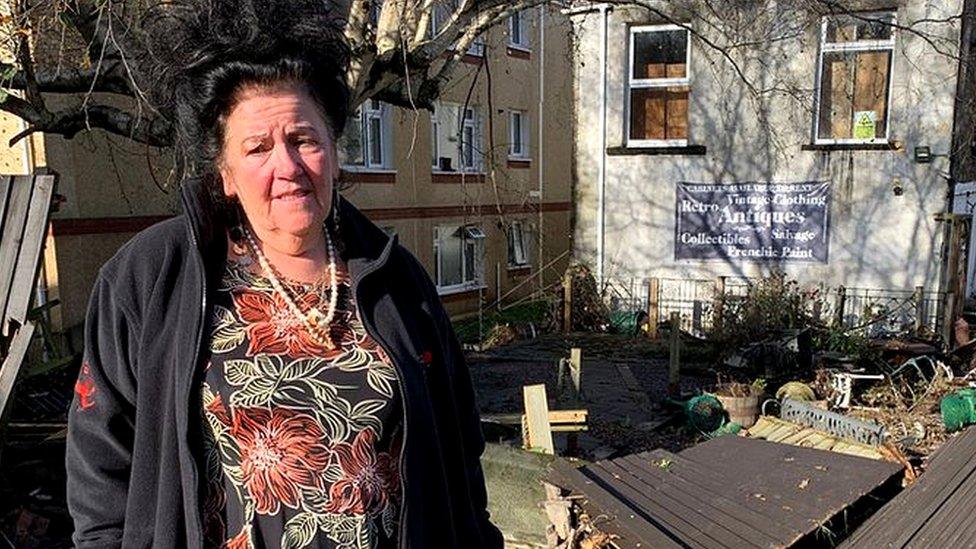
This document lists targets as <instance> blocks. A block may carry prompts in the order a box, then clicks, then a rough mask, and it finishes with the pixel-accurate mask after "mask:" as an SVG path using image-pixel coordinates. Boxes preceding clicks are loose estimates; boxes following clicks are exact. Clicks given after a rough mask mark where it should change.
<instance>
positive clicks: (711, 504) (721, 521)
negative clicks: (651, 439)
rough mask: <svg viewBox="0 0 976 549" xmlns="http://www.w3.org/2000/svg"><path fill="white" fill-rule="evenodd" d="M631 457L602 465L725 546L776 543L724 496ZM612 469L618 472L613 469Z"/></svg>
mask: <svg viewBox="0 0 976 549" xmlns="http://www.w3.org/2000/svg"><path fill="white" fill-rule="evenodd" d="M630 457H632V456H627V457H626V458H619V459H615V460H612V461H610V462H601V463H600V465H603V466H605V467H606V468H607V470H609V471H611V472H614V473H616V474H617V475H619V476H620V478H621V479H624V480H625V482H626V479H628V477H630V478H632V479H633V480H634V481H636V482H634V481H631V482H630V484H631V486H632V487H634V488H635V489H637V490H638V491H641V493H643V494H645V495H646V497H648V498H651V499H652V500H654V501H655V502H660V503H661V504H662V505H665V506H666V507H667V508H668V509H669V510H673V511H676V512H678V513H679V514H681V516H682V517H683V518H685V519H687V520H688V521H689V522H692V523H693V524H695V525H696V526H697V528H698V529H700V530H702V531H703V532H706V533H708V534H709V535H710V536H711V537H713V538H714V537H715V536H716V535H717V536H718V539H719V540H720V543H721V544H722V545H729V544H732V545H731V546H732V547H745V546H748V547H758V546H771V545H775V544H776V543H777V541H778V540H777V539H776V538H775V537H773V536H770V535H768V534H766V533H765V532H763V531H762V530H760V529H757V528H756V526H755V524H754V523H752V522H751V521H743V520H741V519H740V518H739V515H740V513H739V506H737V505H735V504H733V503H732V502H730V501H729V500H727V499H725V498H723V497H722V496H721V494H713V493H705V492H699V491H698V490H695V489H694V487H692V486H691V485H689V484H688V483H687V482H686V481H684V479H682V478H681V477H679V476H677V475H671V474H669V473H668V472H667V470H666V469H662V468H661V467H660V466H653V465H651V466H649V464H647V463H642V462H641V460H631V459H628V458H630ZM611 466H613V467H616V468H617V469H616V470H614V469H611ZM699 495H700V496H701V497H699Z"/></svg>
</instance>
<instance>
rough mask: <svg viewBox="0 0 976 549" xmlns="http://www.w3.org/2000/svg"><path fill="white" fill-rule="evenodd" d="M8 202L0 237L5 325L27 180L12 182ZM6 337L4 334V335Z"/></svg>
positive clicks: (0, 319)
mask: <svg viewBox="0 0 976 549" xmlns="http://www.w3.org/2000/svg"><path fill="white" fill-rule="evenodd" d="M11 187H12V188H11V191H10V202H9V204H8V206H7V215H6V222H5V223H4V226H3V235H2V236H0V323H2V324H6V318H7V302H8V300H9V299H10V291H11V284H12V283H13V278H14V271H15V269H16V267H17V257H18V256H19V255H20V245H21V242H22V241H23V237H24V227H25V224H26V223H27V212H28V209H29V207H30V197H31V191H32V190H33V189H32V187H31V185H30V180H29V179H24V178H21V177H17V178H15V179H14V180H13V183H12V185H11ZM4 335H6V334H4Z"/></svg>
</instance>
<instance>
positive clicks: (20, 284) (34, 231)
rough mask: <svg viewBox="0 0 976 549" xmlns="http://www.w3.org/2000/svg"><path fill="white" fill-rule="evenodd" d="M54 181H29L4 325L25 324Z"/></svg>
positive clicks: (44, 177) (44, 178)
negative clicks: (27, 199) (18, 251)
mask: <svg viewBox="0 0 976 549" xmlns="http://www.w3.org/2000/svg"><path fill="white" fill-rule="evenodd" d="M22 181H23V183H22V184H26V185H30V184H32V181H31V178H30V177H24V178H23V180H22ZM54 181H55V177H54V176H53V175H39V176H37V177H36V178H33V185H34V190H33V191H32V192H31V200H30V206H29V208H28V211H27V221H26V224H25V227H24V234H23V238H22V241H21V246H20V253H19V254H18V256H17V266H16V270H15V271H14V276H13V282H12V283H11V286H10V298H9V299H8V301H7V315H6V317H5V319H4V320H5V321H7V320H9V319H13V320H15V321H16V322H17V323H18V324H23V323H24V322H26V320H27V311H28V308H29V306H30V303H31V297H32V296H31V294H32V293H33V291H34V287H35V283H36V281H37V273H38V272H39V271H40V267H41V250H42V249H43V247H44V237H45V234H46V233H47V225H48V218H49V217H50V211H51V196H52V194H53V192H54ZM3 329H4V332H6V331H7V330H8V329H9V326H4V327H3Z"/></svg>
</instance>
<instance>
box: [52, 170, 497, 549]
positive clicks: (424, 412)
mask: <svg viewBox="0 0 976 549" xmlns="http://www.w3.org/2000/svg"><path fill="white" fill-rule="evenodd" d="M182 195H183V206H184V213H183V215H181V216H178V217H176V218H173V219H170V220H168V221H164V222H162V223H160V224H158V225H155V226H153V227H150V228H149V229H147V230H145V231H143V232H142V233H140V234H138V235H136V236H135V237H134V238H133V239H132V240H131V241H129V242H128V243H127V244H126V245H125V246H123V247H122V249H121V250H120V251H119V252H118V254H116V255H115V257H113V258H112V259H111V260H110V261H109V262H108V263H107V264H106V265H105V266H104V267H103V268H102V270H101V271H100V273H99V276H98V279H97V281H96V283H95V288H94V291H93V293H92V297H91V302H90V305H89V310H88V317H87V321H86V326H85V356H84V362H83V365H82V370H81V373H80V375H79V380H78V383H77V384H76V395H75V399H74V402H73V403H72V406H71V410H70V412H69V419H68V441H67V446H68V447H67V456H66V464H67V471H68V487H67V489H68V508H69V510H70V512H71V515H72V518H73V519H74V522H75V532H74V536H73V541H74V543H75V545H76V546H77V547H81V548H88V547H126V548H129V547H133V548H143V547H158V548H170V547H174V548H175V547H190V548H197V547H202V546H203V532H202V526H201V523H202V518H201V515H202V513H201V501H202V493H203V481H202V475H201V463H202V457H201V456H202V436H201V428H202V415H201V411H200V406H201V404H200V400H199V393H198V388H199V386H200V380H201V375H202V368H201V367H202V364H201V362H202V361H203V359H202V357H203V355H202V353H201V349H203V348H205V346H206V341H205V337H206V336H205V334H207V333H208V326H207V319H209V318H210V314H209V307H210V304H211V301H212V300H211V299H210V295H211V292H212V291H213V289H214V288H215V287H216V282H217V280H218V277H219V276H220V273H221V272H222V269H223V264H224V260H225V257H226V238H225V237H224V234H225V233H224V231H225V228H224V227H223V225H222V224H221V223H220V221H219V218H218V216H216V215H214V213H213V212H214V211H215V209H214V208H213V207H212V205H211V204H210V202H209V200H208V199H207V196H208V195H207V193H206V191H205V190H204V189H203V187H202V185H201V184H200V183H199V182H198V181H195V180H188V181H186V182H184V184H183V188H182ZM340 228H341V234H340V238H341V239H342V241H343V242H344V244H345V250H344V252H343V259H344V260H345V262H346V265H347V266H348V269H349V273H350V275H351V278H352V290H353V292H354V295H355V296H356V303H357V305H358V307H359V314H360V316H361V318H362V321H363V324H364V326H365V327H366V329H367V331H368V332H369V333H370V335H371V336H372V337H373V338H374V339H376V341H377V342H378V343H379V344H380V345H381V346H382V347H383V349H384V350H386V352H387V353H388V354H389V356H390V357H391V359H392V360H393V362H394V365H395V366H396V370H397V374H398V376H399V381H400V387H401V390H402V397H403V404H404V417H405V422H404V424H405V435H404V436H405V438H404V449H403V453H402V457H401V467H402V471H401V472H402V478H403V482H404V486H403V488H404V495H405V496H404V498H403V499H404V504H403V508H402V509H401V519H400V543H399V545H400V547H401V548H407V547H409V548H439V547H461V548H465V549H466V548H479V547H484V548H495V547H502V536H501V533H500V532H499V531H498V530H497V529H496V528H495V527H494V526H493V525H492V524H491V522H489V519H488V513H487V511H486V504H487V496H486V492H485V484H484V477H483V474H482V470H481V465H480V456H481V453H482V451H483V449H484V440H483V438H482V435H481V430H480V424H479V420H478V412H477V408H476V406H475V401H474V394H473V390H472V387H471V380H470V377H469V375H468V370H467V367H466V366H465V364H464V359H463V356H462V353H461V350H460V347H459V345H458V343H457V339H456V337H455V335H454V332H453V330H452V328H451V324H450V322H449V320H448V317H447V315H446V314H445V313H444V310H443V308H442V306H441V303H440V300H439V299H438V296H437V292H436V290H435V288H434V286H433V284H432V283H431V281H430V277H429V276H428V275H427V273H426V272H425V271H424V269H423V267H421V266H420V264H419V263H418V262H417V261H416V259H414V258H413V257H412V256H411V255H410V253H409V252H407V251H406V250H405V249H404V248H402V247H401V246H400V245H399V244H397V242H396V237H393V238H389V237H387V236H386V235H385V234H384V233H383V232H382V231H381V230H379V229H378V228H377V227H376V226H375V225H373V224H372V223H370V222H369V221H368V220H367V219H366V218H365V217H364V216H363V215H362V214H361V213H360V212H359V211H358V210H356V209H355V208H354V207H353V206H352V205H350V204H349V203H348V202H345V201H344V200H343V201H342V202H341V205H340Z"/></svg>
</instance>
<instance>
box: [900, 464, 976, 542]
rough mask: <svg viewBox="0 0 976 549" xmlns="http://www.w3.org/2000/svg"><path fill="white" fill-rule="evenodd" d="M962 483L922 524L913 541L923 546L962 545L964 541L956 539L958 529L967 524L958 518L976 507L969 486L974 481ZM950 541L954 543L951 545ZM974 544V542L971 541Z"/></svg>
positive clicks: (966, 514)
mask: <svg viewBox="0 0 976 549" xmlns="http://www.w3.org/2000/svg"><path fill="white" fill-rule="evenodd" d="M968 481H969V482H966V483H964V484H962V485H961V486H960V487H959V489H958V490H957V491H956V492H955V493H954V494H953V495H952V496H951V497H950V498H949V499H948V500H946V502H945V503H944V504H943V505H942V506H940V508H939V511H938V512H937V513H936V514H935V515H933V516H932V517H930V519H929V521H928V522H926V523H925V524H923V525H922V527H921V528H920V529H919V531H918V532H916V533H915V535H914V536H913V537H912V543H913V544H918V545H919V546H922V547H960V546H962V545H964V542H963V541H962V540H959V539H955V538H956V536H957V535H958V533H959V532H958V530H960V529H961V528H962V527H963V526H965V522H959V521H958V518H959V517H962V516H969V515H970V514H971V513H972V511H973V510H974V509H976V507H974V506H973V505H974V503H976V501H974V498H973V494H972V490H970V489H967V486H969V484H970V483H971V482H972V477H970V478H969V479H968ZM950 543H952V544H951V545H950ZM970 545H972V543H970Z"/></svg>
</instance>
